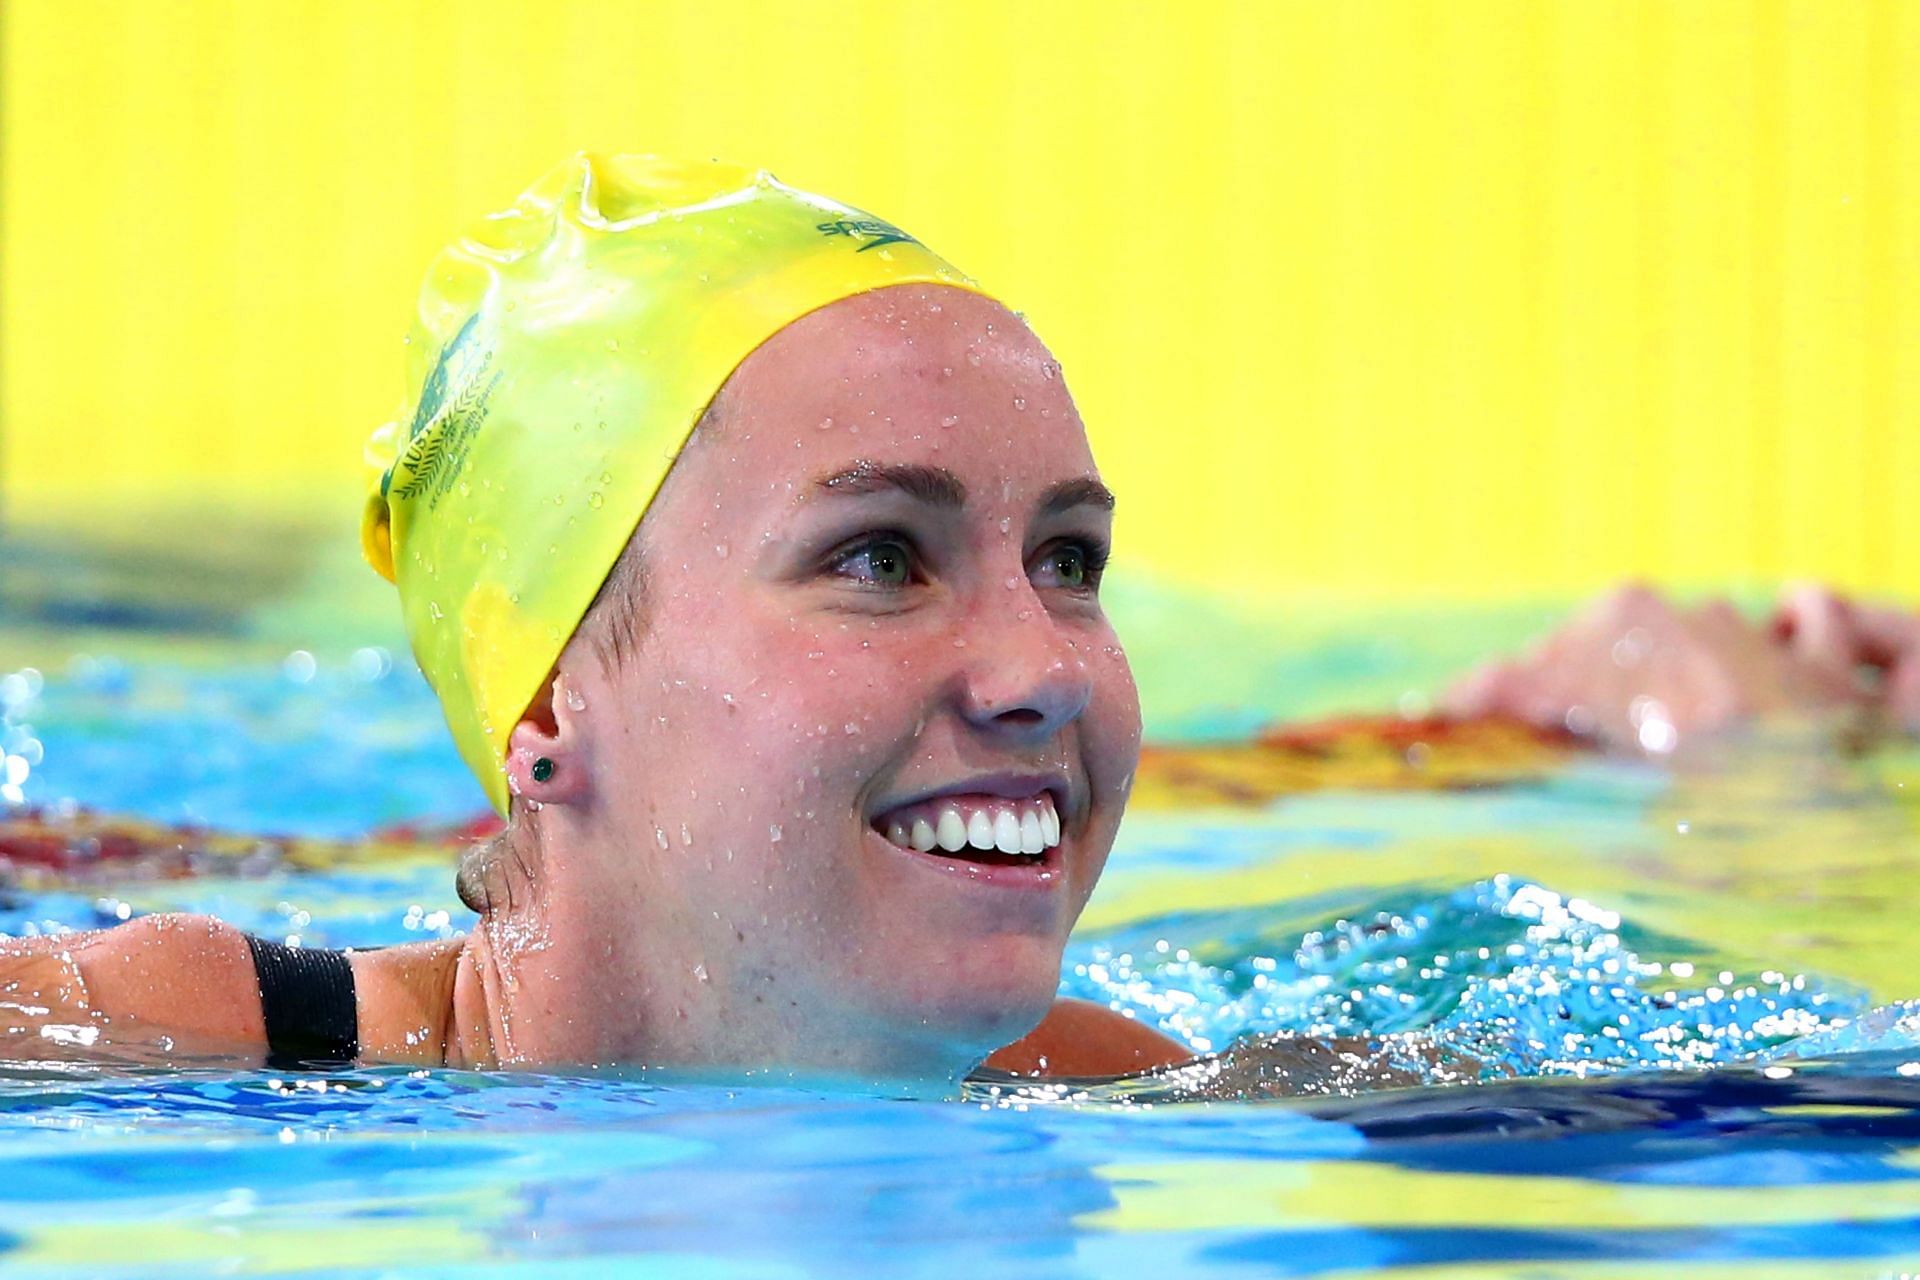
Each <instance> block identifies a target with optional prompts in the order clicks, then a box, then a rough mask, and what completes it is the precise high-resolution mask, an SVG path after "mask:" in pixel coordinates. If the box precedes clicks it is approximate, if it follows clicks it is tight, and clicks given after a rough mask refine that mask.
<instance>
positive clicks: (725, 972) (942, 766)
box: [581, 287, 1140, 1066]
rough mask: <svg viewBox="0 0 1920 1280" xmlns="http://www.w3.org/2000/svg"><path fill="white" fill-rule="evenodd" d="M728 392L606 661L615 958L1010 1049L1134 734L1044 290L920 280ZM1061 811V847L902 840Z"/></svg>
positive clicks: (1047, 826)
mask: <svg viewBox="0 0 1920 1280" xmlns="http://www.w3.org/2000/svg"><path fill="white" fill-rule="evenodd" d="M716 426H717V429H715V430H711V431H705V430H703V432H702V433H701V435H700V436H699V437H697V438H696V439H695V440H694V441H693V442H692V443H691V444H690V445H689V446H688V448H687V450H686V451H685V452H684V453H683V454H682V456H681V458H680V459H679V461H678V462H677V463H676V465H675V466H674V468H673V471H672V473H671V475H670V477H669V478H668V480H667V483H666V485H665V486H664V487H663V489H662V491H661V493H660V495H659V497H658V499H657V500H656V502H655V503H654V506H653V508H652V510H651V512H650V513H649V515H648V517H647V520H646V522H645V524H644V526H643V531H642V535H641V536H642V543H643V546H644V548H645V554H646V561H647V565H648V572H649V585H648V593H647V594H648V628H647V631H646V635H645V639H644V640H643V642H642V644H641V648H640V652H639V653H638V654H637V655H636V656H634V657H633V658H632V659H631V660H630V661H629V662H628V663H627V664H625V665H624V666H623V667H622V668H621V669H619V670H618V671H614V672H607V673H603V674H602V675H601V676H600V677H599V679H600V680H602V681H604V682H605V686H604V688H602V689H596V690H591V691H589V692H588V695H587V696H588V698H589V708H590V709H589V711H588V713H587V717H586V718H587V719H588V720H589V721H590V722H591V729H590V732H591V734H592V735H593V740H594V742H593V764H592V767H593V771H594V787H595V793H596V806H595V807H596V809H597V810H598V811H599V813H600V815H601V816H600V817H599V818H598V819H597V820H598V821H601V822H603V823H604V824H605V829H606V831H607V832H608V833H610V836H611V842H613V843H620V844H622V845H623V847H622V849H621V856H620V859H619V860H618V861H617V863H616V864H615V865H614V866H612V867H610V868H609V869H608V874H607V878H608V879H609V880H610V881H611V882H613V883H614V884H615V885H617V886H618V888H617V891H616V892H617V894H618V896H619V902H618V904H617V906H618V915H619V918H620V919H622V920H624V921H626V922H627V923H626V925H625V927H624V928H623V929H622V937H623V945H622V946H620V947H617V948H613V947H610V948H609V960H610V961H612V960H613V959H614V953H615V952H619V953H620V954H621V955H623V956H624V960H623V963H625V964H627V965H629V966H631V967H633V968H635V969H636V970H645V972H646V974H647V977H646V979H645V980H646V981H648V982H649V983H650V984H652V985H653V986H654V988H655V989H656V990H662V989H674V988H675V984H679V989H684V990H685V991H686V992H687V997H686V1004H687V1005H688V1006H689V1007H691V1006H694V1005H710V1004H712V1003H713V1002H712V1001H711V1000H710V999H709V997H714V996H718V997H720V1000H719V1002H718V1003H719V1005H720V1006H723V1007H726V1008H729V1009H731V1010H733V1011H734V1015H733V1017H732V1019H731V1020H730V1021H729V1022H728V1023H727V1027H728V1028H730V1032H729V1033H731V1034H737V1035H738V1036H739V1037H740V1038H741V1039H742V1041H743V1043H742V1044H741V1046H740V1047H739V1049H738V1052H739V1053H740V1054H743V1055H747V1056H757V1055H758V1054H760V1053H762V1052H763V1053H764V1059H763V1060H768V1061H795V1060H798V1061H805V1060H809V1059H812V1060H816V1061H817V1060H820V1059H821V1057H822V1056H823V1055H822V1052H821V1049H822V1045H823V1043H824V1042H832V1043H836V1044H840V1045H843V1046H845V1047H846V1054H845V1058H844V1060H845V1061H847V1062H849V1063H853V1062H856V1061H857V1062H860V1063H862V1064H866V1065H873V1064H874V1063H875V1062H876V1061H878V1060H879V1059H881V1058H885V1057H886V1052H891V1053H895V1054H897V1058H896V1062H895V1065H905V1066H911V1065H913V1063H915V1062H918V1061H923V1060H924V1061H929V1062H930V1061H948V1062H951V1061H952V1060H953V1059H954V1057H955V1055H956V1054H958V1053H961V1052H963V1051H964V1052H968V1053H973V1054H985V1053H987V1052H988V1051H990V1050H992V1049H993V1048H996V1047H997V1046H999V1045H1001V1044H1004V1043H1006V1042H1007V1041H1009V1040H1012V1039H1015V1038H1018V1037H1019V1036H1020V1035H1022V1034H1024V1033H1025V1032H1026V1031H1027V1030H1028V1029H1029V1028H1031V1027H1032V1026H1033V1024H1034V1023H1035V1022H1036V1021H1037V1020H1038V1019H1039V1018H1040V1017H1041V1015H1042V1014H1043V1013H1044V1012H1045V1010H1046V1008H1047V1007H1048V1005H1049V1003H1050V1001H1051V999H1052V996H1053V993H1054V990H1055V987H1056V984H1057V982H1058V979H1059V968H1060V958H1061V950H1062V947H1063V946H1064V944H1065V941H1066V938H1067V934H1068V931H1069V929H1070V928H1071V927H1072V925H1073V923H1074V920H1075V919H1076V917H1078V915H1079V914H1080V911H1081V908H1082V907H1083V906H1084V905H1085V903H1086V901H1087V895H1088V894H1089V893H1090V892H1091V891H1092V889H1093V886H1094V882H1095V880H1097V879H1098V878H1099V875H1100V871H1101V868H1102V866H1103V865H1104V864H1105V862H1106V859H1107V854H1108V851H1109V850H1110V849H1111V848H1112V845H1113V841H1114V836H1115V833H1116V830H1117V829H1118V827H1119V824H1120V817H1121V811H1122V808H1123V806H1124V804H1125V802H1126V798H1127V792H1128V788H1129V786H1130V785H1131V782H1132V777H1133V772H1134V768H1135V765H1136V763H1137V760H1138V756H1139V745H1140V711H1139V702H1138V697H1137V694H1136V692H1135V688H1134V683H1133V678H1132V675H1131V672H1130V671H1129V669H1128V666H1127V661H1126V657H1125V655H1124V654H1123V653H1122V651H1121V649H1120V645H1119V643H1118V641H1117V639H1116V638H1115V635H1114V632H1113V629H1112V627H1111V625H1110V624H1109V622H1108V620H1107V616H1106V614H1105V612H1104V611H1103V609H1102V607H1101V602H1100V596H1099V591H1098V577H1099V564H1100V562H1101V561H1102V560H1103V559H1104V556H1105V549H1106V546H1107V543H1108V538H1109V535H1110V529H1111V523H1112V513H1111V510H1110V498H1109V496H1108V495H1107V492H1106V490H1105V488H1104V487H1103V486H1102V485H1101V484H1100V481H1099V473H1098V471H1097V469H1096V468H1095V466H1094V461H1093V456H1092V454H1091V452H1090V451H1089V449H1088V446H1087V439H1086V434H1085V431H1084V430H1083V428H1082V425H1081V421H1080V416H1079V414H1078V412H1077V411H1076V410H1075V408H1074V404H1073V400H1072V398H1071V397H1070V396H1069V395H1068V393H1067V389H1066V386H1065V384H1064V382H1063V381H1062V380H1061V378H1060V377H1059V374H1058V368H1057V366H1056V365H1055V364H1054V363H1053V361H1052V359H1051V357H1050V356H1049V355H1048V353H1047V350H1046V349H1045V348H1044V347H1043V346H1042V345H1041V343H1040V341H1039V339H1038V338H1036V337H1035V336H1034V335H1033V333H1032V332H1031V331H1030V330H1029V329H1028V328H1027V326H1026V324H1025V323H1024V322H1023V321H1022V320H1021V319H1020V318H1019V317H1017V316H1015V315H1013V314H1012V313H1011V312H1009V311H1007V310H1006V309H1004V308H1003V307H1001V306H999V305H998V304H995V303H992V302H989V301H986V300H985V299H982V298H980V297H978V296H976V295H973V294H970V293H966V292H963V291H960V290H955V289H945V288H938V287H927V288H917V287H902V288H893V289H888V290H883V291H880V292H877V293H873V294H869V295H866V296H864V297H857V298H852V299H848V300H845V301H842V302H839V303H837V304H835V305H833V306H829V307H827V308H825V309H823V310H821V311H818V312H816V313H814V314H812V315H810V316H807V317H806V318H804V319H802V320H800V321H798V322H796V323H794V324H792V325H791V326H789V327H788V328H787V329H785V330H783V331H782V332H781V333H779V334H778V335H776V336H775V337H774V338H772V339H771V340H770V341H768V342H767V343H766V344H765V345H763V346H762V347H761V348H760V349H759V350H758V351H756V352H755V353H754V354H753V355H752V356H751V357H750V358H749V359H748V360H747V361H746V362H745V363H744V364H742V366H741V367H740V368H739V370H738V371H737V372H736V373H735V375H734V377H733V379H732V380H731V382H730V383H729V385H728V390H727V392H726V395H725V398H724V400H723V401H722V404H721V406H720V413H719V415H718V422H717V424H716ZM581 679H587V680H590V679H591V676H590V675H583V676H582V677H581ZM603 704H604V705H606V706H608V707H609V708H610V710H611V712H612V714H611V715H607V714H602V713H601V712H600V711H599V710H598V709H597V708H599V707H600V706H602V705H603ZM616 717H617V718H616ZM949 810H951V817H949V816H948V811H949ZM1002 815H1005V819H1004V820H1003V818H1002ZM1029 816H1031V822H1029V821H1028V819H1029ZM1056 816H1057V819H1058V822H1057V831H1058V844H1057V846H1056V847H1052V848H1049V849H1047V850H1046V851H1045V852H1044V853H1042V854H1040V855H1039V856H1028V855H1023V854H1016V855H1007V854H1002V853H999V852H998V851H997V848H996V851H995V852H993V853H992V854H984V853H982V852H980V851H978V850H975V849H972V848H971V847H969V848H968V849H966V850H964V851H962V852H959V853H956V854H949V853H946V852H943V850H942V849H941V848H940V847H939V846H937V845H936V847H935V848H933V849H932V850H928V851H920V850H917V849H915V848H912V847H903V846H902V844H900V843H897V842H896V838H897V837H900V836H902V835H904V837H905V840H906V844H907V845H908V846H911V845H912V843H913V836H914V834H915V829H916V825H917V824H919V823H925V824H926V828H927V831H931V832H932V833H933V834H934V835H935V836H936V837H937V836H938V835H939V834H941V832H940V827H941V825H942V822H943V820H944V821H945V824H946V826H947V827H948V829H949V830H948V834H951V829H952V827H953V826H954V825H955V823H958V824H959V825H960V826H961V827H975V828H977V827H978V826H979V825H980V824H982V823H984V824H986V826H987V827H988V828H990V829H994V831H995V835H996V845H997V843H998V840H997V837H1000V836H1002V835H1003V834H1004V833H1005V832H1006V830H1007V826H1008V823H1009V822H1010V823H1011V824H1012V826H1013V829H1014V831H1015V832H1016V833H1017V835H1019V836H1024V837H1025V839H1026V844H1025V846H1024V847H1029V848H1030V847H1031V846H1032V843H1033V835H1034V829H1035V828H1036V827H1037V828H1038V829H1039V830H1040V831H1041V833H1042V836H1043V842H1045V843H1051V842H1052V837H1053V836H1054V832H1055V830H1056V827H1055V824H1054V818H1055V817H1056ZM927 831H921V832H920V835H921V843H925V842H926V837H927ZM1015 847H1016V848H1019V847H1022V846H1021V845H1019V844H1017V843H1016V845H1015ZM630 977H631V978H633V979H638V977H639V975H638V974H637V973H636V974H633V975H630ZM689 1016H692V1017H696V1018H697V1016H698V1015H689ZM690 1030H691V1029H690ZM653 1031H654V1032H656V1033H659V1034H665V1035H669V1036H670V1035H672V1034H673V1033H672V1031H671V1029H660V1028H655V1029H653ZM708 1031H709V1033H710V1034H720V1033H719V1032H715V1031H714V1030H713V1029H712V1028H709V1029H708ZM874 1046H891V1049H889V1050H887V1051H886V1052H883V1053H880V1054H878V1057H876V1054H875V1052H874ZM824 1056H826V1057H828V1058H831V1057H832V1056H833V1055H832V1053H831V1052H828V1053H826V1054H825V1055H824Z"/></svg>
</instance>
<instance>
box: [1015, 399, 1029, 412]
mask: <svg viewBox="0 0 1920 1280" xmlns="http://www.w3.org/2000/svg"><path fill="white" fill-rule="evenodd" d="M1013 407H1014V408H1015V409H1017V410H1019V411H1020V412H1021V413H1025V412H1026V411H1027V400H1026V397H1025V396H1015V397H1014V398H1013Z"/></svg>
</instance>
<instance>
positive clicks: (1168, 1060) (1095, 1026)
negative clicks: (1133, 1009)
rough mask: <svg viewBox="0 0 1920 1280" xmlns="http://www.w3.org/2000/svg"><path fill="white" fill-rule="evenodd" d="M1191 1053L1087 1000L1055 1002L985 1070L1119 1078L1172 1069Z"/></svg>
mask: <svg viewBox="0 0 1920 1280" xmlns="http://www.w3.org/2000/svg"><path fill="white" fill-rule="evenodd" d="M1192 1057H1193V1050H1192V1049H1189V1048H1188V1047H1187V1046H1186V1045H1184V1044H1182V1043H1180V1041H1178V1040H1175V1039H1174V1038H1173V1037H1171V1036H1168V1035H1162V1034H1161V1033H1160V1032H1158V1031H1155V1030H1154V1029H1153V1028H1152V1027H1149V1026H1145V1025H1143V1024H1141V1023H1139V1022H1136V1021H1135V1020H1133V1019H1132V1018H1129V1017H1127V1016H1125V1015H1124V1014H1120V1013H1116V1012H1115V1011H1114V1010H1112V1009H1109V1008H1107V1007H1106V1006H1105V1005H1098V1004H1094V1003H1092V1002H1090V1001H1087V1000H1055V1001H1054V1002H1053V1008H1052V1009H1051V1010H1049V1011H1048V1013H1047V1016H1046V1017H1045V1018H1043V1019H1041V1020H1040V1025H1039V1026H1037V1027H1035V1028H1034V1029H1033V1030H1032V1031H1030V1032H1028V1033H1027V1034H1026V1035H1025V1036H1023V1037H1022V1038H1021V1039H1019V1040H1016V1041H1014V1042H1013V1043H1012V1044H1010V1045H1008V1046H1007V1047H1006V1048H1004V1049H1001V1050H999V1051H998V1052H996V1053H995V1054H993V1056H991V1057H989V1058H988V1059H987V1061H986V1065H987V1066H989V1067H994V1068H997V1069H999V1070H1001V1071H1010V1072H1013V1073H1014V1074H1016V1075H1025V1076H1119V1075H1132V1074H1134V1073H1135V1072H1140V1071H1151V1070H1153V1069H1154V1068H1155V1067H1166V1066H1172V1065H1174V1064H1175V1063H1179V1062H1186V1061H1188V1060H1189V1059H1191V1058H1192Z"/></svg>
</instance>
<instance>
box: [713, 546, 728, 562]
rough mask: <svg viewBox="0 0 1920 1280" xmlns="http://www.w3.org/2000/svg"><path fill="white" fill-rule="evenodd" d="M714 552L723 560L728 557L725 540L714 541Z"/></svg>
mask: <svg viewBox="0 0 1920 1280" xmlns="http://www.w3.org/2000/svg"><path fill="white" fill-rule="evenodd" d="M713 554H714V555H716V556H719V557H720V558H721V559H722V560H725V559H726V558H727V544H726V543H724V542H716V543H714V544H713Z"/></svg>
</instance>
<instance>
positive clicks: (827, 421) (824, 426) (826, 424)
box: [816, 417, 833, 431]
mask: <svg viewBox="0 0 1920 1280" xmlns="http://www.w3.org/2000/svg"><path fill="white" fill-rule="evenodd" d="M816 425H817V426H818V428H819V429H820V430H822V431H831V430H833V419H832V418H831V417H826V418H822V419H820V421H819V422H818V423H817V424H816Z"/></svg>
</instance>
